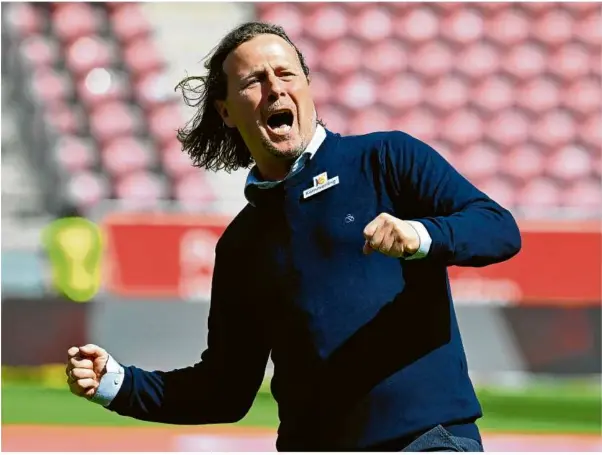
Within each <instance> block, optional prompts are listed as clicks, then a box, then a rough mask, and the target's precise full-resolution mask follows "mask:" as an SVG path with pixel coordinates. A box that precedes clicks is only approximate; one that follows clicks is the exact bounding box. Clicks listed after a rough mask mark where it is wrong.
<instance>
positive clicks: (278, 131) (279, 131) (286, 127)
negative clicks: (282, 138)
mask: <svg viewBox="0 0 602 455" xmlns="http://www.w3.org/2000/svg"><path fill="white" fill-rule="evenodd" d="M290 130H291V127H290V126H289V125H282V126H279V127H277V128H272V131H273V132H274V133H276V134H286V133H288V132H289V131H290Z"/></svg>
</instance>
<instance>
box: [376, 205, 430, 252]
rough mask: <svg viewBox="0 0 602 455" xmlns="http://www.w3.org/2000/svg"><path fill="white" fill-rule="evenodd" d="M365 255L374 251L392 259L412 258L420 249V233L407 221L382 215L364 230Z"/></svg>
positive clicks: (385, 214) (386, 214)
mask: <svg viewBox="0 0 602 455" xmlns="http://www.w3.org/2000/svg"><path fill="white" fill-rule="evenodd" d="M364 237H365V239H366V243H365V244H364V254H370V253H372V252H373V251H378V252H379V253H382V254H385V255H387V256H390V257H394V258H400V257H405V256H411V255H413V254H414V253H416V251H418V248H420V237H419V236H418V232H416V230H415V229H414V228H413V227H412V225H411V224H410V223H408V222H407V221H403V220H400V219H399V218H395V217H394V216H392V215H389V214H388V213H381V214H380V215H378V216H377V217H376V218H375V219H374V220H372V221H371V222H370V223H369V224H368V225H367V226H366V227H365V229H364Z"/></svg>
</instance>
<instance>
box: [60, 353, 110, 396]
mask: <svg viewBox="0 0 602 455" xmlns="http://www.w3.org/2000/svg"><path fill="white" fill-rule="evenodd" d="M67 354H68V361H67V368H66V369H65V373H66V374H67V384H69V390H71V393H73V394H74V395H77V396H79V397H85V398H88V399H90V398H92V397H93V396H94V394H95V393H96V390H97V389H98V385H99V384H100V380H101V379H102V376H103V375H104V374H105V372H106V366H107V361H108V360H109V353H108V352H107V351H105V350H104V349H103V348H101V347H98V346H96V345H94V344H87V345H85V346H81V347H79V348H78V347H75V346H74V347H71V348H69V350H68V351H67Z"/></svg>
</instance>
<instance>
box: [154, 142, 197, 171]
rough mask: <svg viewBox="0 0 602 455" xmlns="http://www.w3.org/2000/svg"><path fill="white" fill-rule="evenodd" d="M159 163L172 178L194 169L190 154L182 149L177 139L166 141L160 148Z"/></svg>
mask: <svg viewBox="0 0 602 455" xmlns="http://www.w3.org/2000/svg"><path fill="white" fill-rule="evenodd" d="M161 163H162V165H163V169H165V171H166V173H167V174H168V175H170V176H171V177H173V178H180V177H182V176H183V175H185V174H188V173H190V172H193V171H196V170H197V168H195V167H194V166H193V165H192V160H191V159H190V156H189V155H188V154H187V153H186V152H184V151H183V150H182V144H180V142H179V141H177V140H175V139H174V140H172V141H170V142H168V143H167V144H166V145H165V146H164V147H163V149H162V150H161Z"/></svg>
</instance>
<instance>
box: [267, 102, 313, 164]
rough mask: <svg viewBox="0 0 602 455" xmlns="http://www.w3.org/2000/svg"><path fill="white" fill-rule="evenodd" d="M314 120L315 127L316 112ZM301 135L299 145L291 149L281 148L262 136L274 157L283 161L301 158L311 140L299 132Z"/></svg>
mask: <svg viewBox="0 0 602 455" xmlns="http://www.w3.org/2000/svg"><path fill="white" fill-rule="evenodd" d="M312 122H313V123H314V127H315V126H316V123H317V119H316V115H315V113H314V115H313V116H312ZM299 135H300V136H301V142H300V143H299V145H297V146H296V147H293V148H291V149H288V150H281V149H279V148H278V147H276V146H275V145H274V143H273V142H271V141H270V140H269V139H268V138H266V137H262V142H263V147H264V149H265V150H266V151H267V152H268V153H269V154H270V155H272V156H273V157H274V158H279V159H281V160H283V161H288V160H290V161H294V160H296V159H297V158H299V156H300V155H301V154H302V153H303V152H304V151H305V149H306V148H307V146H308V145H309V142H310V140H311V138H307V137H305V136H304V135H303V134H302V133H301V132H299Z"/></svg>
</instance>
